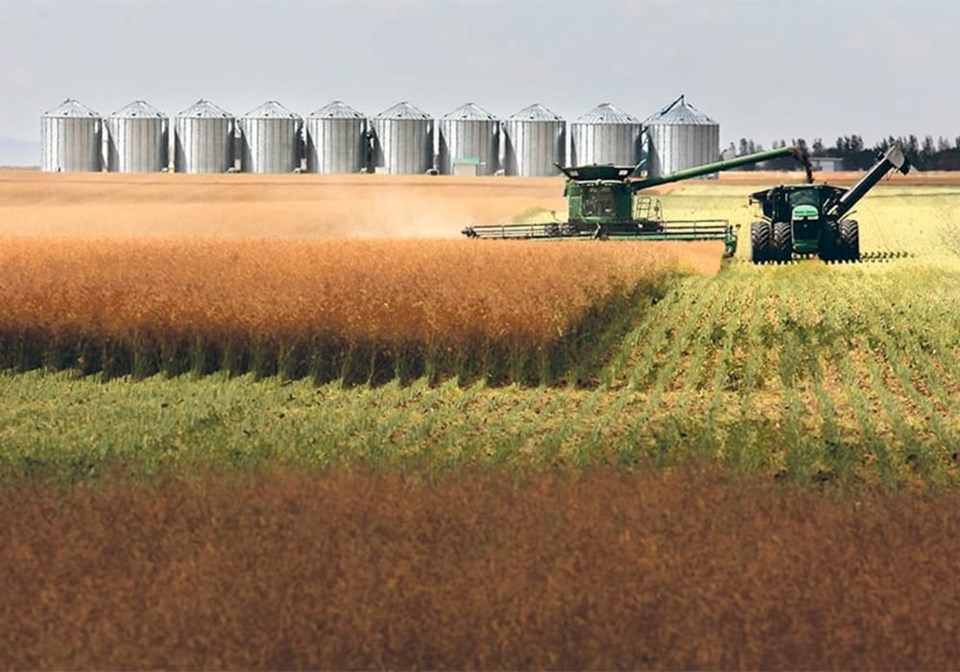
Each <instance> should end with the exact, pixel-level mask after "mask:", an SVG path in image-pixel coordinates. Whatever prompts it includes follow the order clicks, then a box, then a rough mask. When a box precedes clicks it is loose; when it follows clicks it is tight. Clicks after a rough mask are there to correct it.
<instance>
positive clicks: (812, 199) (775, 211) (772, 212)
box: [750, 146, 910, 263]
mask: <svg viewBox="0 0 960 672" xmlns="http://www.w3.org/2000/svg"><path fill="white" fill-rule="evenodd" d="M891 170H897V171H899V172H901V173H903V174H904V175H906V174H907V173H908V172H909V171H910V161H909V159H908V158H907V157H906V155H904V153H903V151H902V150H901V149H900V148H899V147H896V146H894V147H891V148H890V149H889V150H887V152H886V153H885V154H884V155H883V156H881V157H880V158H879V159H878V160H877V162H876V163H875V164H874V165H873V166H872V167H871V168H870V170H868V171H867V172H866V173H865V174H864V176H863V177H861V178H860V179H859V180H858V181H857V183H856V184H854V185H853V186H852V187H850V188H849V189H844V188H843V187H834V186H830V185H828V184H790V185H780V186H778V187H773V188H771V189H765V190H764V191H758V192H756V193H754V194H751V195H750V202H751V203H753V202H756V203H759V204H760V209H761V212H762V213H763V220H762V221H757V222H754V223H753V224H751V225H750V244H751V246H752V252H751V259H752V261H753V262H754V263H760V262H764V261H777V262H785V261H789V260H790V259H792V258H793V255H794V254H800V255H813V254H815V255H817V256H819V257H820V258H821V259H823V260H824V261H857V260H859V259H860V225H859V224H858V222H857V221H856V220H853V219H845V216H846V215H847V214H849V213H850V211H851V210H852V209H853V206H855V205H856V204H857V202H859V201H860V199H861V198H863V197H864V196H865V195H866V194H867V192H868V191H870V190H871V189H872V188H873V187H874V186H875V185H876V184H877V183H878V182H879V181H880V180H881V179H883V178H884V177H885V176H886V175H887V173H889V172H890V171H891Z"/></svg>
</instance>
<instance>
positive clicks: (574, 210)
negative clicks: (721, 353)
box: [463, 147, 806, 256]
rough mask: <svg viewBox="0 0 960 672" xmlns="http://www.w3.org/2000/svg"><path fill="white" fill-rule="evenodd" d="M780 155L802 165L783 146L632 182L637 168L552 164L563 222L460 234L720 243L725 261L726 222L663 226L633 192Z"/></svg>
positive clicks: (730, 241)
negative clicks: (560, 185) (560, 177)
mask: <svg viewBox="0 0 960 672" xmlns="http://www.w3.org/2000/svg"><path fill="white" fill-rule="evenodd" d="M783 156H794V157H795V158H797V160H799V161H802V162H804V163H806V161H805V159H806V157H805V156H804V155H802V154H801V152H800V151H799V150H798V149H796V148H794V147H784V148H781V149H776V150H772V151H769V152H760V153H757V154H750V155H747V156H740V157H737V158H735V159H728V160H727V161H720V162H718V163H710V164H707V165H704V166H697V167H696V168H688V169H686V170H680V171H677V172H675V173H670V174H668V175H660V176H657V177H647V178H637V177H635V176H636V175H637V173H638V172H639V170H640V165H636V166H615V165H611V164H593V165H587V166H575V167H569V168H564V167H562V166H560V165H559V164H556V165H557V168H559V169H560V171H561V172H563V174H564V175H565V176H566V177H567V180H566V183H565V184H564V189H563V195H564V196H565V197H566V199H567V212H568V217H567V221H565V222H559V221H557V222H547V223H539V224H501V225H498V224H489V225H482V226H469V227H467V228H465V229H464V230H463V235H465V236H467V237H468V238H498V239H506V238H509V239H525V240H526V239H548V240H549V239H562V238H587V239H603V240H608V239H615V240H722V241H724V244H725V246H726V250H725V254H726V256H733V254H734V253H735V252H736V250H737V236H736V230H735V229H734V228H733V227H732V226H731V225H730V223H729V222H728V221H727V220H725V219H713V220H672V221H668V220H665V219H664V218H663V210H662V208H661V206H660V201H659V200H656V199H653V198H651V197H650V196H643V195H641V196H637V192H640V191H643V190H644V189H649V188H651V187H656V186H659V185H661V184H669V183H671V182H679V181H680V180H686V179H690V178H693V177H699V176H701V175H709V174H711V173H716V172H719V171H721V170H729V169H731V168H737V167H739V166H746V165H750V164H754V163H759V162H761V161H767V160H770V159H777V158H780V157H783ZM641 165H642V164H641Z"/></svg>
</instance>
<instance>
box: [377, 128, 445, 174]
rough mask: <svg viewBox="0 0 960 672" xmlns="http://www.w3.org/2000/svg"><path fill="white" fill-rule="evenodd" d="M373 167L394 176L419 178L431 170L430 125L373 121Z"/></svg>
mask: <svg viewBox="0 0 960 672" xmlns="http://www.w3.org/2000/svg"><path fill="white" fill-rule="evenodd" d="M372 124H373V130H374V133H375V135H376V137H375V139H374V152H373V153H374V165H376V166H377V167H380V168H385V169H386V171H387V172H388V173H390V174H393V175H422V174H423V173H426V172H427V171H428V170H430V169H431V168H433V121H432V120H430V119H373V120H372Z"/></svg>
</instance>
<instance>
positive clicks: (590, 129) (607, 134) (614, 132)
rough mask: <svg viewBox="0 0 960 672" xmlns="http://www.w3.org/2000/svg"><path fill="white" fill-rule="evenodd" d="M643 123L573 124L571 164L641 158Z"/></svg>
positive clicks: (633, 161)
mask: <svg viewBox="0 0 960 672" xmlns="http://www.w3.org/2000/svg"><path fill="white" fill-rule="evenodd" d="M642 131H643V126H642V125H641V124H587V123H577V122H572V123H571V124H570V147H571V148H570V154H571V156H570V164H571V165H574V166H583V165H587V164H591V163H612V164H615V165H618V166H628V165H631V166H632V165H636V164H637V163H639V162H640V138H641V135H642Z"/></svg>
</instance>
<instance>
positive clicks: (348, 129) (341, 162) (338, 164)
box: [306, 117, 368, 173]
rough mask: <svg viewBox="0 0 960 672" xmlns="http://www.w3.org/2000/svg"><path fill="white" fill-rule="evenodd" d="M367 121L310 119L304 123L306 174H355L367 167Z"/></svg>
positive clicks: (328, 118)
mask: <svg viewBox="0 0 960 672" xmlns="http://www.w3.org/2000/svg"><path fill="white" fill-rule="evenodd" d="M366 127H367V125H366V120H365V119H356V118H345V119H337V118H334V117H311V118H308V119H307V121H306V136H307V147H306V151H307V171H309V172H311V173H358V172H360V171H361V170H362V169H363V167H364V166H365V165H366V163H367V151H368V150H367V139H366V137H365V132H366Z"/></svg>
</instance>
